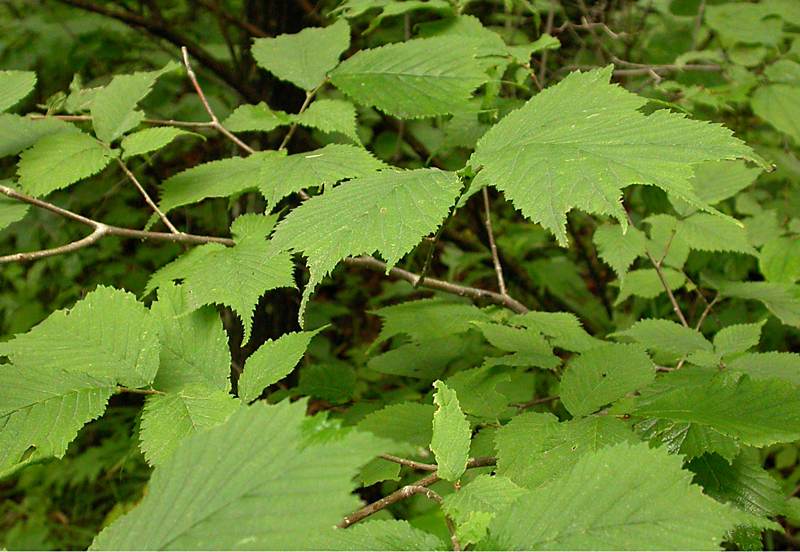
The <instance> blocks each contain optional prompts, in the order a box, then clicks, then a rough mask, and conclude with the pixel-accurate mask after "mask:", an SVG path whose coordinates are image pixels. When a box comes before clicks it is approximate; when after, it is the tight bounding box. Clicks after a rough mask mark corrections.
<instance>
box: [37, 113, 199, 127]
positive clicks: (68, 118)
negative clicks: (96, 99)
mask: <svg viewBox="0 0 800 552" xmlns="http://www.w3.org/2000/svg"><path fill="white" fill-rule="evenodd" d="M28 117H29V118H31V119H34V120H40V119H58V120H60V121H70V122H76V123H77V122H85V121H91V120H92V116H91V115H41V114H38V113H34V114H31V115H28ZM142 122H143V123H147V124H150V125H169V126H176V127H190V128H214V123H211V122H204V121H176V120H175V119H142Z"/></svg>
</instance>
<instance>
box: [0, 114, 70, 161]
mask: <svg viewBox="0 0 800 552" xmlns="http://www.w3.org/2000/svg"><path fill="white" fill-rule="evenodd" d="M61 132H74V133H79V132H80V131H79V130H78V127H76V126H75V125H72V124H70V123H65V122H64V121H61V120H59V119H52V118H48V119H29V118H27V117H20V116H19V115H12V114H10V113H0V157H6V156H8V155H16V154H18V153H19V152H21V151H24V150H26V149H28V148H29V147H31V146H32V145H34V144H35V143H36V142H37V141H39V139H40V138H43V137H45V136H47V135H49V134H58V133H61Z"/></svg>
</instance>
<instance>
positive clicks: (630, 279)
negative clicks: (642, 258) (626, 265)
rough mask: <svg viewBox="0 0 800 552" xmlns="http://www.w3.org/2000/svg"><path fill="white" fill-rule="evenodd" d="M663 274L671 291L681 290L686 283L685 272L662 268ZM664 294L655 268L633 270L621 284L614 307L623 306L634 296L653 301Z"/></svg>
mask: <svg viewBox="0 0 800 552" xmlns="http://www.w3.org/2000/svg"><path fill="white" fill-rule="evenodd" d="M661 273H662V274H663V275H664V280H665V281H666V282H667V285H668V286H669V289H671V290H676V289H680V288H681V287H683V285H684V284H685V283H686V276H684V275H683V272H680V271H677V270H673V269H671V268H662V269H661ZM662 293H665V290H664V284H662V283H661V279H660V278H659V277H658V272H657V271H656V270H655V269H654V268H640V269H637V270H631V271H630V272H628V273H627V274H625V277H624V279H622V281H620V283H619V295H618V296H617V299H616V301H614V305H615V306H617V305H620V304H622V303H623V302H624V301H625V300H627V299H628V297H631V296H633V295H635V296H637V297H644V298H646V299H653V298H655V297H658V296H659V295H661V294H662Z"/></svg>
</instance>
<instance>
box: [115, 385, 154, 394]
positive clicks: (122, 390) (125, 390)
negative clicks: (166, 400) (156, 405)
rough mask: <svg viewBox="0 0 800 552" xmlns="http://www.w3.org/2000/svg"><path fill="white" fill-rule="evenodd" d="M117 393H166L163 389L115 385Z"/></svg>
mask: <svg viewBox="0 0 800 552" xmlns="http://www.w3.org/2000/svg"><path fill="white" fill-rule="evenodd" d="M117 393H132V394H134V395H166V393H164V392H163V391H158V390H157V389H134V388H133V387H123V386H121V385H118V386H117Z"/></svg>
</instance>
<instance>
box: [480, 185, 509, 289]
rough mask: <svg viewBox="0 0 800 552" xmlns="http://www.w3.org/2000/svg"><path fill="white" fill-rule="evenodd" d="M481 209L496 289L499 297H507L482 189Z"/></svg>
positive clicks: (490, 209) (490, 211)
mask: <svg viewBox="0 0 800 552" xmlns="http://www.w3.org/2000/svg"><path fill="white" fill-rule="evenodd" d="M482 192H483V209H484V211H485V213H486V217H485V218H484V219H483V223H484V225H486V234H487V235H488V236H489V249H490V250H491V252H492V264H494V272H495V274H497V287H498V288H499V289H500V295H508V291H507V290H506V280H505V278H504V277H503V265H501V264H500V255H499V254H498V252H497V244H496V243H495V241H494V231H493V230H492V204H491V202H490V201H489V190H487V189H486V187H484V188H483V190H482Z"/></svg>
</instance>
